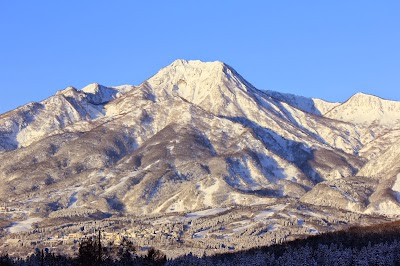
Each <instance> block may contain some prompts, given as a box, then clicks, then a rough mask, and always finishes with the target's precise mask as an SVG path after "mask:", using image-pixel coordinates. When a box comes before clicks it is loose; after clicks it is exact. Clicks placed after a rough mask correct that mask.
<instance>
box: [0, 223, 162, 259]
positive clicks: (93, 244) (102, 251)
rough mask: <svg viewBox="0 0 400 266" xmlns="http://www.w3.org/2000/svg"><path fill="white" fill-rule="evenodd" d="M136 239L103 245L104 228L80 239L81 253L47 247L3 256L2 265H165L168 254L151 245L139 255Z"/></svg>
mask: <svg viewBox="0 0 400 266" xmlns="http://www.w3.org/2000/svg"><path fill="white" fill-rule="evenodd" d="M136 251H137V250H136V247H135V246H134V244H133V242H132V241H130V240H127V239H125V238H124V239H122V241H121V243H120V244H119V245H115V244H114V243H111V242H110V243H108V244H107V245H103V243H102V241H101V232H100V231H99V235H98V237H96V238H94V239H93V238H88V239H86V240H83V241H81V242H80V243H79V250H78V256H76V257H75V258H71V257H68V256H65V255H55V254H53V253H51V252H49V250H48V249H45V250H40V249H36V250H35V253H34V254H32V255H30V256H28V257H27V258H25V259H21V258H17V259H14V258H10V257H9V256H8V255H5V256H2V257H0V266H11V265H18V266H28V265H29V266H55V265H63V266H107V265H115V266H119V265H121V266H125V265H146V266H152V265H154V266H157V265H164V264H165V262H166V261H167V259H166V256H165V254H163V253H162V252H161V251H159V250H156V249H154V248H150V249H149V250H148V251H147V254H146V255H143V256H138V255H137V253H136Z"/></svg>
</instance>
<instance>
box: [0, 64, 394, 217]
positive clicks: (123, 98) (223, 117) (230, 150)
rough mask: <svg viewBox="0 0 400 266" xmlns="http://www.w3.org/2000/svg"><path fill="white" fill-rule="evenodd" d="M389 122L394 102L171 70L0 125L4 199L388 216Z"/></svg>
mask: <svg viewBox="0 0 400 266" xmlns="http://www.w3.org/2000/svg"><path fill="white" fill-rule="evenodd" d="M399 119H400V102H395V101H388V100H383V99H381V98H378V97H376V96H372V95H366V94H361V93H359V94H356V95H354V96H352V97H351V98H350V99H349V100H348V101H346V102H344V103H330V102H326V101H323V100H320V99H314V98H312V99H309V98H305V97H301V96H295V95H290V94H285V93H279V92H273V91H262V90H258V89H257V88H255V87H254V86H252V85H251V84H250V83H249V82H248V81H246V80H245V79H244V78H243V77H241V76H240V75H239V74H238V73H237V72H236V71H235V70H234V69H233V68H232V67H230V66H228V65H226V64H224V63H221V62H201V61H185V60H177V61H175V62H173V63H172V64H171V65H169V66H167V67H165V68H163V69H161V70H160V71H159V72H158V73H157V74H156V75H154V76H153V77H151V78H149V79H148V80H146V81H144V82H143V83H142V84H140V85H138V86H132V85H124V86H118V87H105V86H102V85H99V84H90V85H88V86H86V87H85V88H83V89H81V90H78V89H75V88H73V87H68V88H66V89H65V90H62V91H58V92H57V93H56V95H54V96H51V97H50V98H48V99H46V100H44V101H42V102H39V103H29V104H27V105H24V106H21V107H19V108H17V109H15V110H13V111H10V112H7V113H5V114H2V115H0V162H1V163H0V182H1V186H0V201H1V202H9V203H11V202H20V203H21V204H22V205H23V206H25V208H31V207H33V206H35V208H36V209H37V210H39V213H40V215H42V216H43V217H63V216H65V215H70V213H71V212H75V213H80V212H82V213H84V212H88V211H93V212H95V211H101V212H103V213H119V214H154V213H168V212H184V211H195V210H200V209H204V208H219V207H226V206H233V205H235V206H237V205H244V206H248V205H255V204H266V203H270V202H271V201H274V200H276V199H290V200H294V201H296V202H300V203H301V202H303V203H306V204H311V205H314V206H317V207H318V206H328V207H334V208H339V209H343V210H348V211H352V212H357V213H368V214H370V213H376V214H384V215H394V214H397V213H400V212H399V211H400V203H399V201H398V199H399V197H398V193H400V191H398V189H399V188H398V181H397V176H398V174H399V172H400V168H399V167H398V166H397V161H396V159H397V154H398V152H397V150H398V149H397V146H398V145H399V132H400V130H399V126H398V123H397V122H398V120H399Z"/></svg>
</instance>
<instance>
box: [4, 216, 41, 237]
mask: <svg viewBox="0 0 400 266" xmlns="http://www.w3.org/2000/svg"><path fill="white" fill-rule="evenodd" d="M42 220H43V218H29V219H26V220H24V221H18V222H15V223H13V224H12V225H11V226H10V227H8V228H7V230H8V231H9V232H10V233H19V232H26V231H29V230H32V224H33V223H38V222H40V221H42Z"/></svg>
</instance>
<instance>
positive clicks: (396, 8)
mask: <svg viewBox="0 0 400 266" xmlns="http://www.w3.org/2000/svg"><path fill="white" fill-rule="evenodd" d="M399 49H400V1H376V0H373V1H368V0H362V1H357V0H352V1H345V0H342V1H337V0H334V1H333V0H332V1H329V0H326V1H317V0H315V1H307V0H304V1H297V0H296V1H295V0H293V1H285V0H283V1H261V0H260V1H215V0H214V1H208V0H207V1H205V0H202V1H174V0H169V1H154V0H153V1H151V0H150V1H122V0H119V1H101V0H96V1H40V0H38V1H11V0H9V1H0V92H1V96H0V113H3V112H5V111H7V110H10V109H13V108H15V107H17V106H19V105H22V104H25V103H27V102H29V101H39V100H42V99H44V98H47V97H48V96H50V95H53V94H54V93H55V92H56V91H57V90H60V89H64V88H65V87H67V86H70V85H72V86H75V87H77V88H82V87H83V86H85V85H87V84H89V83H92V82H98V83H100V84H103V85H110V86H111V85H121V84H135V85H136V84H139V83H141V82H142V81H144V80H145V79H147V78H148V77H150V76H152V75H153V74H155V73H156V72H157V70H159V69H160V68H161V67H164V66H166V65H168V64H170V63H171V62H172V61H173V60H175V59H178V58H182V59H200V60H203V61H214V60H219V61H223V62H226V63H228V64H229V65H231V66H232V67H233V68H235V69H236V70H237V71H238V72H239V73H240V74H242V76H244V77H245V78H246V79H247V80H248V81H250V82H251V83H252V84H253V85H255V86H256V87H257V88H259V89H270V90H277V91H281V92H289V93H294V94H299V95H304V96H312V97H319V98H323V99H326V100H330V101H344V100H346V99H347V98H348V97H349V96H351V95H352V94H354V93H356V92H358V91H363V92H365V93H371V94H375V95H379V96H381V97H383V98H388V99H394V100H400V51H399Z"/></svg>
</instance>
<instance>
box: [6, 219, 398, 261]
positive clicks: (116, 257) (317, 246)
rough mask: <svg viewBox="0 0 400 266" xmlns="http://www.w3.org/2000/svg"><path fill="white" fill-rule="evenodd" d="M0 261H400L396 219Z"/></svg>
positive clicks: (92, 245)
mask: <svg viewBox="0 0 400 266" xmlns="http://www.w3.org/2000/svg"><path fill="white" fill-rule="evenodd" d="M0 265H32V266H33V265H35V266H36V265H89V266H90V265H169V266H174V265H246V266H249V265H282V266H283V265H285V266H286V265H287V266H290V265H296V266H297V265H329V266H332V265H400V222H393V223H385V224H380V225H374V226H368V227H353V228H350V229H348V230H344V231H337V232H330V233H325V234H321V235H317V236H311V237H308V238H305V239H298V240H295V241H291V242H287V243H284V244H281V245H273V246H268V247H259V248H253V249H250V250H247V251H241V252H235V253H224V254H218V255H213V256H203V257H201V258H199V257H196V256H193V255H191V254H189V255H185V256H182V257H178V258H175V259H172V260H166V257H165V255H164V254H162V253H161V252H160V251H157V250H155V249H150V250H149V251H148V253H147V254H146V255H145V256H137V255H136V250H135V247H134V245H133V243H132V242H130V241H127V240H124V241H122V243H121V244H120V245H119V246H118V247H116V246H102V245H101V243H99V242H98V241H96V239H95V240H86V241H83V242H82V243H81V244H80V247H79V254H78V256H77V257H76V258H69V257H65V256H55V255H53V254H49V253H46V252H43V251H37V252H36V254H34V255H31V256H30V257H28V258H26V259H25V260H21V259H19V260H12V259H10V258H8V257H7V256H4V257H2V258H1V259H0Z"/></svg>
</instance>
